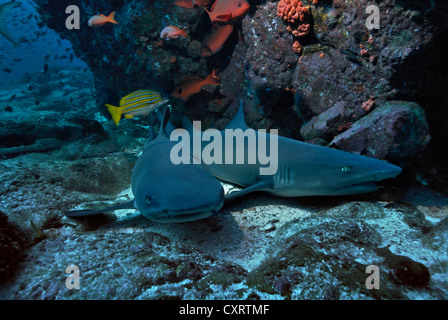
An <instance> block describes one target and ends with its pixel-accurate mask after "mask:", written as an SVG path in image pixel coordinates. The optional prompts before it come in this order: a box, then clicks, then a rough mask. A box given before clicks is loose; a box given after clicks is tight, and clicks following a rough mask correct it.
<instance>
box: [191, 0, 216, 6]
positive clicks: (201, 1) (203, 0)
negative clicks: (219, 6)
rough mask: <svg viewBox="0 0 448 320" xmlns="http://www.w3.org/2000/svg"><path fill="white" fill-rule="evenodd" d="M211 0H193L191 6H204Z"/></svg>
mask: <svg viewBox="0 0 448 320" xmlns="http://www.w3.org/2000/svg"><path fill="white" fill-rule="evenodd" d="M210 2H212V1H211V0H193V6H195V7H205V6H208V5H209V4H210Z"/></svg>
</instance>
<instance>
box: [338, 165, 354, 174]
mask: <svg viewBox="0 0 448 320" xmlns="http://www.w3.org/2000/svg"><path fill="white" fill-rule="evenodd" d="M341 171H342V172H343V173H349V172H350V171H352V168H351V167H347V166H343V167H342V168H341Z"/></svg>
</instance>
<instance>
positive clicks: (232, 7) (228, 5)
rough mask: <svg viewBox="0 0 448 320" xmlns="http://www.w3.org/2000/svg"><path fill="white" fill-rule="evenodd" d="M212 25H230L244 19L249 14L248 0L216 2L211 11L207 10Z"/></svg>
mask: <svg viewBox="0 0 448 320" xmlns="http://www.w3.org/2000/svg"><path fill="white" fill-rule="evenodd" d="M205 10H206V11H207V12H208V14H209V16H210V20H211V21H212V23H215V22H224V23H230V22H233V21H234V20H237V19H242V18H244V16H245V15H246V14H247V13H248V12H249V3H248V2H247V0H216V1H215V3H214V4H213V7H212V8H211V10H210V11H208V10H207V9H205Z"/></svg>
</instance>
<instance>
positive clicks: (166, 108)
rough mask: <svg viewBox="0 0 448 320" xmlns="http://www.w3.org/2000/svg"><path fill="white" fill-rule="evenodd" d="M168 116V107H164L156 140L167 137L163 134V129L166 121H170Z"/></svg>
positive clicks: (169, 113)
mask: <svg viewBox="0 0 448 320" xmlns="http://www.w3.org/2000/svg"><path fill="white" fill-rule="evenodd" d="M170 115H171V109H170V107H165V110H164V112H163V116H162V119H161V120H160V128H159V133H158V134H157V138H156V139H162V138H167V135H166V133H165V127H166V125H167V123H168V120H170Z"/></svg>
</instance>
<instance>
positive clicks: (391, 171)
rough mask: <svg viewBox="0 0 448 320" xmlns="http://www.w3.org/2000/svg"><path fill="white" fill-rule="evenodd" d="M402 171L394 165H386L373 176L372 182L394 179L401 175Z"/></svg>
mask: <svg viewBox="0 0 448 320" xmlns="http://www.w3.org/2000/svg"><path fill="white" fill-rule="evenodd" d="M401 171H402V169H401V168H400V167H398V166H396V165H393V164H390V163H388V164H387V165H385V166H383V167H382V168H381V169H380V170H378V171H377V172H376V173H375V174H374V181H382V180H385V179H390V178H395V177H396V176H398V175H399V174H400V173H401Z"/></svg>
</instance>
